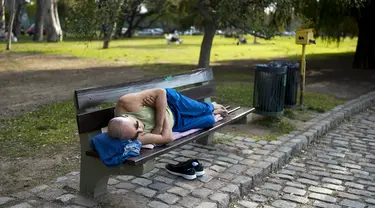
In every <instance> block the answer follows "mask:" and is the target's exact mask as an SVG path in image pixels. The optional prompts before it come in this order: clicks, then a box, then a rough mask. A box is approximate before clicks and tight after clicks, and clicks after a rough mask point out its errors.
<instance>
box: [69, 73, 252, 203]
mask: <svg viewBox="0 0 375 208" xmlns="http://www.w3.org/2000/svg"><path fill="white" fill-rule="evenodd" d="M213 78H214V77H213V73H212V69H197V70H193V71H191V72H186V73H179V74H172V75H169V76H160V77H155V78H148V79H142V80H138V81H131V82H127V83H123V84H116V85H111V86H103V87H94V88H85V89H78V90H75V92H74V102H75V107H76V111H77V115H76V116H77V125H78V132H79V137H80V143H81V173H80V192H81V193H82V194H85V195H88V196H93V197H95V196H97V195H99V194H101V193H104V192H106V191H107V182H108V179H109V177H110V175H134V176H140V175H142V174H145V173H147V172H149V171H151V170H152V169H153V168H154V165H155V158H156V157H157V156H159V155H162V154H164V153H167V152H169V151H172V150H175V149H176V148H178V147H180V146H182V145H184V144H188V143H190V142H193V141H196V142H198V143H200V144H204V145H208V144H211V142H212V139H213V133H214V131H216V130H218V129H220V128H222V127H223V126H225V125H228V124H232V123H235V122H236V123H244V122H247V115H248V114H250V113H251V112H252V111H253V110H254V109H253V108H252V109H248V108H247V109H246V108H241V107H232V108H230V111H229V112H230V113H229V115H228V116H227V117H225V118H224V119H223V120H220V121H218V122H216V123H215V125H214V127H212V128H209V129H203V130H201V131H198V132H195V133H193V134H191V135H188V136H185V137H183V138H180V139H178V140H175V141H174V142H172V143H170V144H168V145H165V146H161V147H155V148H154V149H142V150H141V155H140V156H137V157H133V158H129V159H127V160H126V161H125V162H124V164H123V165H119V166H116V167H111V168H109V167H107V166H105V165H104V163H103V162H102V161H101V160H100V159H99V155H98V153H97V152H96V151H94V150H92V149H91V147H90V141H91V139H92V138H93V137H94V136H96V135H98V134H100V133H102V128H103V127H106V126H107V124H108V121H109V120H110V119H111V118H113V117H114V107H109V108H102V109H101V108H100V107H99V106H100V105H102V104H108V103H111V104H114V103H115V102H116V101H117V100H118V99H119V98H120V97H121V96H122V95H125V94H127V93H134V92H140V91H142V90H146V89H152V88H178V87H184V89H182V90H180V92H181V93H182V94H183V95H185V96H187V97H190V98H192V99H195V100H199V101H210V98H211V97H213V96H215V92H216V86H215V84H214V83H213ZM244 96H246V95H244ZM248 96H250V95H248ZM113 106H114V105H113Z"/></svg>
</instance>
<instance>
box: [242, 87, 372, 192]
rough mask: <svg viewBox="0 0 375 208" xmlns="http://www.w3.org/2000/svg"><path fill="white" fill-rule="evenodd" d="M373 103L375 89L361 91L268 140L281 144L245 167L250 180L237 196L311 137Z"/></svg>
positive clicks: (317, 136) (321, 134) (278, 168)
mask: <svg viewBox="0 0 375 208" xmlns="http://www.w3.org/2000/svg"><path fill="white" fill-rule="evenodd" d="M374 103H375V91H374V92H370V93H367V94H364V95H362V96H360V97H358V98H356V99H353V100H350V101H348V102H346V103H345V104H343V105H340V106H336V107H335V108H333V109H332V110H330V111H328V112H326V113H324V114H321V115H319V116H317V117H316V118H314V119H312V120H310V121H309V122H307V123H308V125H307V126H306V127H304V128H301V129H297V130H295V131H293V132H291V133H290V134H286V135H283V136H281V137H279V138H277V140H276V141H273V142H271V143H274V144H280V142H282V143H281V145H280V146H279V147H278V148H276V149H275V150H274V151H273V152H270V154H267V155H264V156H263V157H262V158H261V159H260V160H258V161H257V162H256V163H255V164H253V165H251V166H250V168H249V169H248V170H247V172H246V173H247V175H248V176H251V179H252V180H251V184H249V183H247V184H246V183H245V184H241V186H240V190H241V194H240V196H241V197H243V196H245V195H247V194H248V193H249V192H250V189H252V188H254V187H256V186H258V185H260V184H261V183H262V181H263V179H264V178H266V177H267V176H268V175H270V173H271V172H275V171H277V170H280V169H281V168H282V167H283V166H284V165H285V164H287V162H288V161H289V160H290V159H291V158H292V157H293V156H295V155H296V154H298V153H300V152H301V150H304V149H306V148H307V147H308V146H309V145H310V144H311V143H312V142H313V141H316V140H318V139H319V138H321V137H322V136H323V135H324V134H325V133H327V132H328V131H330V130H332V129H333V128H335V127H336V126H338V125H339V124H341V123H342V122H344V121H345V120H347V119H349V118H350V117H352V116H354V115H356V114H358V113H359V112H361V111H363V110H366V109H367V108H368V107H369V106H371V105H372V104H374Z"/></svg>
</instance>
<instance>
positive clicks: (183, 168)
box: [165, 159, 204, 180]
mask: <svg viewBox="0 0 375 208" xmlns="http://www.w3.org/2000/svg"><path fill="white" fill-rule="evenodd" d="M165 169H166V170H167V171H168V172H169V173H170V174H173V175H177V176H182V177H184V178H185V179H188V180H194V179H196V178H197V176H198V177H199V176H203V175H204V168H203V165H202V163H200V162H199V161H198V160H197V159H190V160H187V161H186V162H180V163H178V164H176V165H172V164H167V165H166V166H165Z"/></svg>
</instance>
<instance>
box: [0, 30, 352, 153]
mask: <svg viewBox="0 0 375 208" xmlns="http://www.w3.org/2000/svg"><path fill="white" fill-rule="evenodd" d="M183 39H184V44H183V45H174V44H171V45H167V44H166V41H165V40H164V39H162V38H161V39H156V38H152V39H151V38H150V39H147V38H136V39H131V40H117V41H112V42H111V45H110V49H108V50H102V49H100V48H101V45H102V42H97V41H95V42H91V43H83V42H75V41H66V42H62V43H33V42H31V41H30V40H21V41H20V42H18V43H14V44H12V52H16V53H18V52H22V53H25V52H26V53H43V54H68V55H74V56H77V57H87V58H95V59H99V60H103V61H117V62H118V61H120V62H122V63H123V64H124V65H142V66H144V67H142V68H143V69H144V70H154V71H157V70H158V68H155V67H153V68H150V67H148V64H158V63H171V64H176V65H180V64H188V65H190V66H194V65H196V63H197V62H198V57H199V51H200V43H201V40H202V36H198V37H197V36H194V37H183ZM249 42H252V41H249ZM259 42H260V44H257V45H253V44H248V45H240V46H237V45H235V40H234V39H228V38H220V37H216V38H215V39H214V45H213V48H212V52H211V60H212V63H213V65H215V64H220V62H223V61H231V60H242V59H269V60H272V58H275V57H291V59H295V58H297V57H298V56H299V55H300V52H301V46H297V45H295V44H294V38H288V37H277V38H275V39H274V40H271V41H264V40H259ZM355 46H356V40H355V39H353V40H350V39H346V40H345V41H344V42H343V43H341V44H340V47H337V45H336V44H335V43H333V44H331V45H327V44H326V43H323V42H322V41H321V40H319V39H318V40H317V45H311V46H308V47H307V54H308V55H309V56H310V57H311V58H322V54H323V58H324V54H337V53H344V52H353V51H354V50H355ZM0 48H1V49H0V52H5V51H3V48H5V45H4V44H3V43H1V44H0ZM153 66H154V65H153ZM181 70H182V69H176V70H171V71H163V72H162V74H168V73H170V72H176V71H181ZM156 74H158V73H156ZM215 77H216V78H218V79H219V80H225V82H219V83H220V84H219V85H218V92H217V98H216V99H217V101H218V102H221V103H226V104H227V103H228V104H237V105H241V106H252V99H253V98H252V96H253V84H252V83H251V82H249V80H253V77H252V76H251V75H249V74H238V73H233V72H230V71H228V72H220V73H218V74H215ZM233 80H236V81H233ZM342 103H344V102H343V101H341V100H337V99H334V98H332V97H330V96H327V95H324V94H319V93H310V92H307V93H306V97H305V104H306V106H307V107H308V108H309V109H311V110H315V111H319V112H324V111H327V110H330V109H331V108H333V107H334V106H336V105H339V104H342ZM295 115H296V113H290V112H289V113H287V115H286V116H295ZM275 122H276V123H278V126H277V128H278V129H279V130H280V131H278V132H276V134H274V135H273V137H272V138H271V137H270V138H269V139H274V138H275V137H276V136H277V135H280V134H283V133H287V132H289V131H290V130H292V129H293V126H292V124H289V123H288V124H285V122H284V121H281V120H277V121H275V120H271V121H270V122H266V123H264V124H263V125H266V126H267V125H270V123H275ZM77 138H78V137H77V134H76V121H75V112H74V106H73V103H72V101H71V100H69V101H65V102H60V103H55V104H51V105H46V106H43V107H41V108H40V109H39V110H38V111H35V112H29V113H26V114H24V115H22V116H18V117H14V118H10V119H0V143H1V146H0V151H1V152H2V155H3V156H11V157H19V156H28V155H33V154H38V153H39V152H40V151H43V152H45V151H51V152H53V151H56V150H59V149H60V151H61V145H63V144H71V143H76V142H77V141H78V139H77ZM36 150H37V151H36Z"/></svg>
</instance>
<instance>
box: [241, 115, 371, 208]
mask: <svg viewBox="0 0 375 208" xmlns="http://www.w3.org/2000/svg"><path fill="white" fill-rule="evenodd" d="M374 177H375V108H372V109H371V110H368V111H366V112H362V113H360V114H359V115H357V116H355V117H353V119H351V121H349V122H346V123H343V124H341V125H340V126H339V127H337V128H336V129H334V130H333V131H331V132H329V133H327V134H326V135H325V136H324V137H323V138H322V139H321V140H319V141H318V143H317V144H315V145H312V146H311V147H309V150H308V151H306V152H304V153H301V154H300V155H299V157H296V158H294V159H292V161H291V162H290V163H289V164H288V165H286V166H285V167H284V168H282V169H281V170H280V171H279V172H277V173H274V174H271V175H270V177H269V178H268V179H267V180H266V181H265V182H264V183H263V184H262V185H260V186H258V187H256V188H254V189H253V190H252V191H251V193H250V194H248V195H247V196H246V197H245V199H243V200H240V201H239V202H237V203H236V204H235V205H234V207H246V208H253V207H254V208H255V207H265V208H266V207H267V208H269V207H279V208H294V207H324V208H325V207H327V208H328V207H330V208H336V207H337V208H338V207H355V208H365V207H369V208H370V207H373V208H375V179H374Z"/></svg>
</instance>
